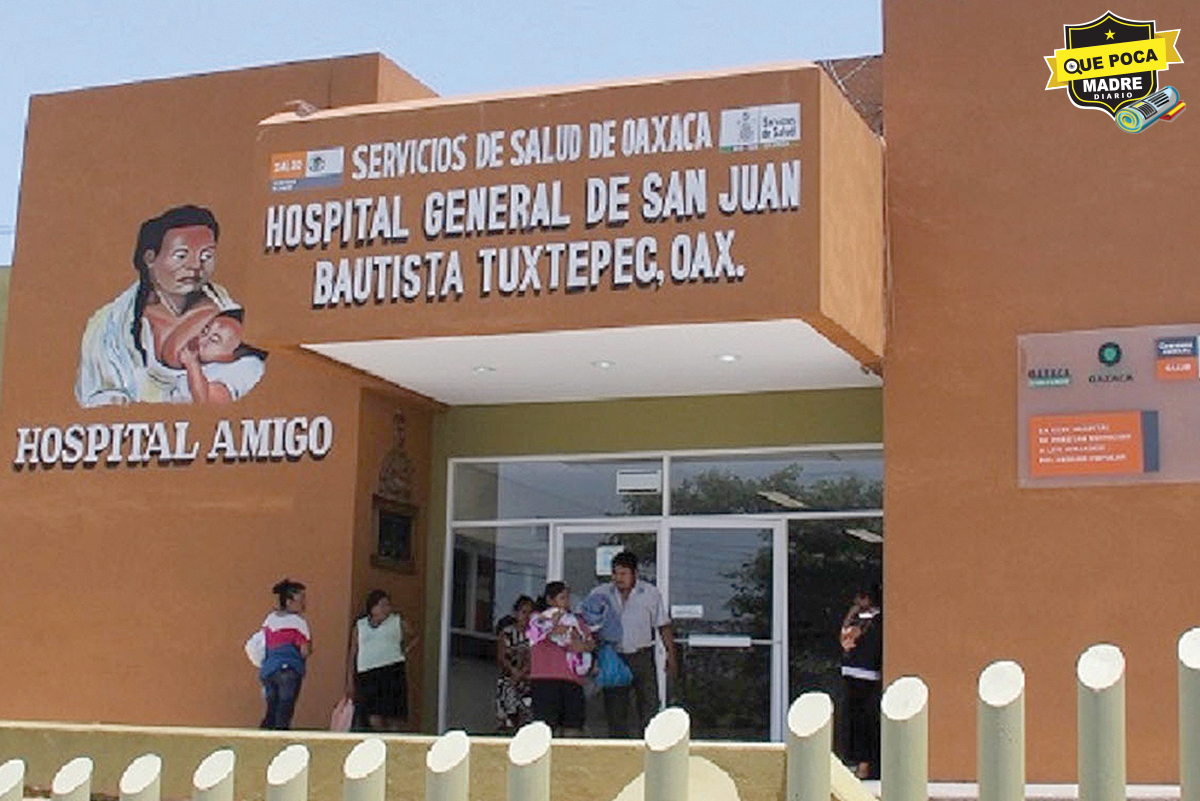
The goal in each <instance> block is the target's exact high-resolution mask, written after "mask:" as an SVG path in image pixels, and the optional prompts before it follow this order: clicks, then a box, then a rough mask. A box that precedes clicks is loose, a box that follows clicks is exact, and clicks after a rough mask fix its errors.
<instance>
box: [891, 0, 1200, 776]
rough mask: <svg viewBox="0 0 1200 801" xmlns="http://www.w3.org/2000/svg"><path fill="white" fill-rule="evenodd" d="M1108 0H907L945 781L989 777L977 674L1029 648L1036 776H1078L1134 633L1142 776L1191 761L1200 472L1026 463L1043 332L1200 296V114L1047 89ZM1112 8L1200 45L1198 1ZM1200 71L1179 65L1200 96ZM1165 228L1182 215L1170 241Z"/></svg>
mask: <svg viewBox="0 0 1200 801" xmlns="http://www.w3.org/2000/svg"><path fill="white" fill-rule="evenodd" d="M1107 8H1108V6H1107V5H1097V4H1082V5H1081V4H1047V3H1034V2H1021V3H1005V4H997V3H975V4H969V5H955V6H953V7H951V6H948V5H946V4H928V3H911V2H903V1H902V0H889V1H888V2H885V3H884V18H885V21H886V25H885V36H886V39H885V45H886V52H887V69H886V73H885V86H884V101H885V107H886V129H885V135H886V137H887V142H888V168H887V169H888V227H889V246H890V252H891V267H890V276H891V284H890V310H889V329H888V334H889V339H888V350H887V354H886V359H885V361H886V370H887V380H886V382H885V386H884V416H885V419H886V429H885V431H886V433H885V438H884V447H885V453H886V462H887V466H886V482H887V492H886V501H885V513H886V515H887V524H888V545H887V557H886V561H885V567H884V573H885V577H884V579H885V587H886V595H887V605H888V609H889V614H890V617H889V619H888V630H887V641H886V653H887V663H888V667H887V672H888V674H889V676H890V677H893V678H894V677H895V676H899V675H904V674H918V675H920V676H922V677H923V678H924V679H925V680H926V681H927V682H928V683H929V686H930V691H931V699H932V700H931V702H930V736H931V739H932V742H933V747H932V748H931V749H930V757H931V760H932V767H931V775H934V776H937V777H940V778H945V779H969V778H972V777H973V776H975V751H974V742H975V740H974V727H975V716H974V711H973V710H974V703H975V701H974V698H975V683H976V677H977V676H978V673H979V671H980V670H981V669H982V668H983V667H984V666H985V665H986V664H988V663H989V662H990V661H992V660H995V659H1015V660H1017V661H1018V662H1020V663H1021V664H1022V665H1023V666H1024V668H1025V671H1026V675H1027V688H1028V689H1027V707H1026V708H1027V716H1028V729H1029V743H1028V773H1029V779H1030V780H1031V781H1072V780H1073V779H1074V776H1075V758H1076V757H1075V746H1074V743H1075V727H1076V723H1075V714H1076V712H1075V705H1076V704H1075V678H1074V675H1075V674H1074V669H1075V660H1076V659H1077V657H1078V656H1079V654H1080V653H1081V652H1082V651H1083V650H1084V649H1085V648H1086V647H1087V646H1089V645H1091V644H1093V643H1097V642H1110V643H1114V644H1117V645H1119V646H1121V648H1122V649H1124V652H1125V654H1126V659H1127V664H1128V674H1127V693H1128V701H1127V709H1128V736H1129V779H1130V781H1134V782H1171V781H1175V780H1176V778H1177V777H1178V775H1179V774H1178V770H1177V746H1176V741H1177V737H1178V728H1177V712H1176V667H1175V642H1176V640H1177V638H1178V637H1179V635H1180V634H1181V633H1182V632H1183V631H1185V630H1186V629H1188V628H1190V627H1191V626H1195V625H1196V624H1197V619H1198V618H1197V610H1198V608H1200V594H1198V593H1197V590H1196V581H1195V575H1196V569H1197V562H1196V558H1195V548H1194V546H1193V544H1192V541H1193V532H1194V530H1195V520H1196V517H1197V515H1198V514H1200V490H1198V489H1197V486H1196V485H1195V484H1189V483H1180V484H1166V483H1164V484H1157V485H1144V486H1120V487H1117V486H1105V487H1099V486H1091V487H1074V488H1065V489H1022V488H1020V487H1019V486H1018V482H1017V477H1018V452H1017V449H1018V430H1019V427H1020V426H1022V425H1024V423H1023V422H1022V421H1020V420H1019V419H1018V418H1017V416H1016V412H1017V391H1018V386H1017V381H1018V380H1024V377H1023V376H1021V377H1020V378H1019V377H1018V361H1017V359H1018V350H1017V337H1018V336H1020V335H1023V334H1032V333H1044V332H1057V331H1077V330H1091V329H1098V328H1108V327H1118V326H1147V325H1159V324H1172V323H1196V322H1197V320H1198V319H1200V313H1198V310H1197V305H1196V301H1195V299H1196V297H1198V296H1200V273H1198V272H1197V271H1196V269H1195V259H1194V256H1193V255H1192V254H1193V253H1194V252H1195V250H1196V248H1197V246H1198V245H1200V230H1198V229H1197V227H1196V225H1195V224H1194V222H1193V217H1194V212H1193V207H1192V200H1191V197H1192V195H1191V192H1192V190H1194V189H1195V188H1196V176H1197V171H1198V169H1200V156H1198V154H1197V150H1196V147H1195V143H1196V128H1195V126H1196V120H1195V119H1192V120H1190V121H1189V120H1188V119H1187V114H1186V113H1185V114H1183V115H1181V116H1180V117H1179V118H1178V119H1177V120H1174V121H1172V122H1157V123H1155V124H1154V125H1153V126H1152V127H1151V128H1149V129H1147V130H1145V131H1143V132H1142V133H1139V134H1136V135H1130V134H1127V133H1125V132H1123V131H1122V130H1121V129H1120V128H1119V127H1118V126H1117V125H1116V124H1115V123H1114V120H1113V119H1112V118H1111V117H1110V116H1109V115H1108V114H1106V113H1103V112H1101V111H1097V110H1085V109H1080V108H1076V107H1075V106H1073V105H1072V103H1071V102H1069V100H1068V97H1067V92H1066V90H1061V89H1060V90H1056V91H1044V87H1045V86H1046V82H1047V78H1048V77H1049V75H1048V71H1047V67H1046V61H1045V57H1047V56H1051V55H1053V53H1054V51H1055V49H1057V48H1062V47H1063V30H1064V26H1065V25H1069V24H1075V23H1081V22H1086V21H1088V20H1091V19H1094V18H1096V17H1098V16H1100V15H1101V14H1103V13H1104V11H1105V10H1106V9H1107ZM1112 11H1113V12H1115V13H1117V14H1119V15H1121V16H1122V17H1124V18H1127V19H1133V20H1156V21H1157V29H1156V30H1166V29H1176V28H1178V29H1181V30H1182V34H1181V37H1182V38H1181V43H1180V47H1181V48H1182V50H1183V54H1184V57H1185V59H1186V58H1189V56H1190V55H1191V54H1189V53H1188V52H1187V50H1188V48H1187V42H1188V41H1189V39H1191V41H1195V40H1194V38H1191V37H1195V35H1196V31H1197V25H1200V14H1198V13H1197V9H1196V7H1195V6H1194V5H1189V4H1181V3H1162V2H1149V1H1148V0H1135V1H1134V2H1129V3H1125V4H1122V5H1120V6H1114V7H1113V8H1112ZM1197 74H1198V73H1197V72H1196V68H1195V66H1194V65H1192V64H1186V63H1185V64H1182V65H1180V64H1176V65H1172V66H1171V68H1170V70H1169V71H1168V72H1165V73H1160V76H1159V77H1160V81H1161V82H1162V83H1164V84H1167V83H1169V84H1171V85H1173V86H1175V87H1176V88H1177V89H1178V91H1179V93H1180V95H1181V96H1182V97H1183V98H1184V99H1185V100H1187V99H1189V98H1191V97H1195V96H1196V93H1197V91H1200V80H1198V79H1197ZM1151 231H1169V232H1171V233H1170V235H1169V236H1168V237H1167V239H1166V240H1164V241H1163V242H1162V243H1161V246H1158V247H1155V248H1153V249H1152V251H1147V249H1146V248H1145V247H1144V244H1143V243H1144V242H1145V241H1146V236H1147V235H1148V234H1149V232H1151ZM1097 344H1098V343H1097ZM1092 353H1093V354H1094V353H1095V350H1094V348H1093V350H1092ZM1093 364H1095V365H1096V367H1097V368H1098V367H1099V364H1098V363H1097V362H1096V361H1095V359H1094V357H1093ZM1076 380H1077V381H1082V382H1083V383H1084V386H1083V387H1082V388H1081V390H1082V391H1090V392H1092V393H1103V392H1106V391H1107V390H1105V389H1104V388H1102V387H1099V386H1096V387H1092V386H1088V385H1087V382H1086V378H1085V377H1084V376H1078V377H1077V379H1076ZM1139 380H1149V381H1152V380H1153V379H1152V378H1150V376H1149V375H1145V376H1142V377H1141V378H1140V379H1139ZM1045 391H1046V392H1054V391H1055V390H1045ZM1171 447H1172V443H1171V442H1170V440H1169V439H1167V440H1165V441H1164V449H1169V448H1171Z"/></svg>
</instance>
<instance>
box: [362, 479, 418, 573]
mask: <svg viewBox="0 0 1200 801" xmlns="http://www.w3.org/2000/svg"><path fill="white" fill-rule="evenodd" d="M417 512H418V509H417V507H416V506H414V505H413V504H411V503H402V502H399V501H395V500H392V499H390V498H386V497H384V496H382V495H378V494H377V495H375V496H374V498H373V499H372V510H371V517H372V521H373V526H374V533H373V539H374V542H375V552H374V553H373V554H372V555H371V564H372V565H374V566H375V567H381V568H385V569H387V570H395V571H397V572H399V573H415V572H416V570H417V564H416V553H415V550H416V536H417Z"/></svg>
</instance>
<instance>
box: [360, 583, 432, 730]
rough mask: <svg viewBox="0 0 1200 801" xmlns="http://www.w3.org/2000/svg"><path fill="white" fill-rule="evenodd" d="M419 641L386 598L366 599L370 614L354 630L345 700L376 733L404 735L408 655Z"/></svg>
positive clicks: (378, 595) (377, 593) (376, 593)
mask: <svg viewBox="0 0 1200 801" xmlns="http://www.w3.org/2000/svg"><path fill="white" fill-rule="evenodd" d="M417 639H418V638H417V636H416V634H415V633H414V632H413V630H412V629H411V628H410V627H409V626H408V624H407V623H405V622H404V619H403V618H402V617H401V616H400V615H399V613H397V612H395V611H394V610H393V609H392V599H391V598H390V597H389V596H388V594H387V593H386V592H384V591H383V590H371V592H370V593H368V594H367V603H366V614H365V615H363V616H362V617H360V618H359V619H358V620H356V621H355V623H354V627H353V628H352V629H351V630H350V654H349V658H348V659H347V662H348V663H349V664H348V665H347V669H346V672H347V674H348V676H347V682H346V695H348V696H350V697H351V698H353V699H354V703H355V706H356V707H357V709H356V710H355V712H356V716H358V717H360V719H362V720H366V721H367V725H368V726H369V727H370V728H371V729H373V730H374V731H400V728H401V727H402V726H403V724H404V723H405V721H406V720H408V676H407V674H406V672H405V661H406V658H407V657H406V654H405V649H406V647H407V649H409V650H411V649H412V648H414V647H415V646H416V643H417Z"/></svg>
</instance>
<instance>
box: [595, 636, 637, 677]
mask: <svg viewBox="0 0 1200 801" xmlns="http://www.w3.org/2000/svg"><path fill="white" fill-rule="evenodd" d="M596 665H597V670H596V684H597V686H599V687H604V688H608V687H628V686H629V685H630V684H633V671H632V670H630V669H629V665H627V664H625V660H624V659H622V658H621V655H620V654H618V653H617V649H616V648H613V647H612V646H611V645H609V644H608V643H605V644H604V645H602V646H600V650H599V651H597V652H596Z"/></svg>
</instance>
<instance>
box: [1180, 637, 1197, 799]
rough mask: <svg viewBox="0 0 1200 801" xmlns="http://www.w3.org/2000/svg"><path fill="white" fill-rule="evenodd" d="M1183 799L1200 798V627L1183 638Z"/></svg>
mask: <svg viewBox="0 0 1200 801" xmlns="http://www.w3.org/2000/svg"><path fill="white" fill-rule="evenodd" d="M1179 799H1180V801H1200V628H1195V629H1192V630H1191V631H1189V632H1186V633H1185V634H1184V635H1183V636H1182V637H1180V638H1179Z"/></svg>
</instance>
